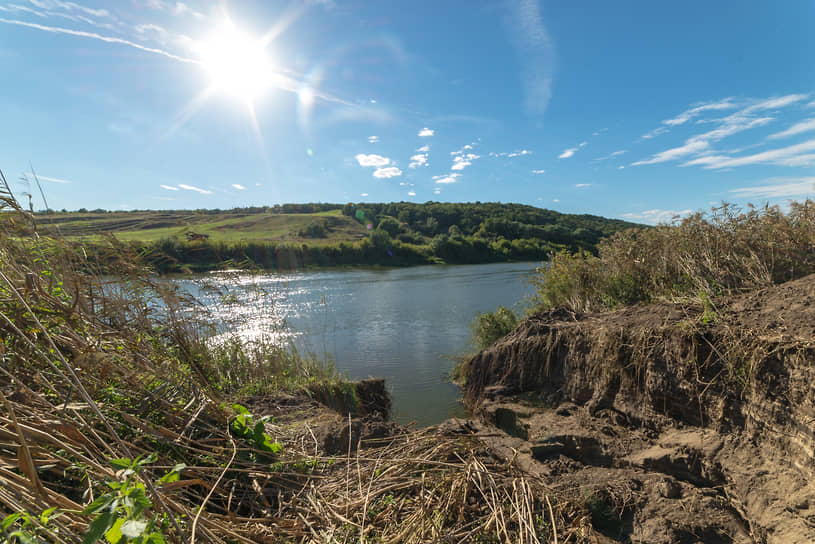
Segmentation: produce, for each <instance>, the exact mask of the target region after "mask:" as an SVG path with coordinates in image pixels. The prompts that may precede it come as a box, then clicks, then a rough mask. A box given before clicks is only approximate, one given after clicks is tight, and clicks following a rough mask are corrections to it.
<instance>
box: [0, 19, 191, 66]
mask: <svg viewBox="0 0 815 544" xmlns="http://www.w3.org/2000/svg"><path fill="white" fill-rule="evenodd" d="M0 23H5V24H9V25H17V26H24V27H28V28H34V29H37V30H42V31H44V32H51V33H53V34H68V35H70V36H79V37H82V38H91V39H93V40H99V41H103V42H107V43H118V44H121V45H126V46H128V47H133V48H135V49H139V50H141V51H145V52H147V53H155V54H157V55H162V56H164V57H167V58H170V59H173V60H177V61H178V62H186V63H190V64H200V62H199V61H197V60H195V59H189V58H186V57H181V56H179V55H174V54H173V53H170V52H169V51H165V50H163V49H158V48H155V47H147V46H144V45H141V44H138V43H136V42H132V41H130V40H125V39H122V38H116V37H114V36H103V35H101V34H97V33H95V32H85V31H83V30H73V29H70V28H62V27H56V26H46V25H40V24H37V23H29V22H27V21H18V20H16V19H5V18H3V17H0Z"/></svg>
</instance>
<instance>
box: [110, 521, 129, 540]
mask: <svg viewBox="0 0 815 544" xmlns="http://www.w3.org/2000/svg"><path fill="white" fill-rule="evenodd" d="M124 523H125V520H124V518H119V519H117V520H116V523H114V524H113V526H112V527H111V528H110V529H108V530H107V531H105V540H107V541H108V542H110V544H118V543H119V542H127V540H126V539H125V538H124V537H123V536H122V525H124Z"/></svg>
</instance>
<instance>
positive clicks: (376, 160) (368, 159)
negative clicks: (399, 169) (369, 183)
mask: <svg viewBox="0 0 815 544" xmlns="http://www.w3.org/2000/svg"><path fill="white" fill-rule="evenodd" d="M354 158H355V159H356V160H357V162H358V163H359V165H360V166H375V167H377V168H379V167H382V166H386V165H388V164H390V163H391V160H390V159H389V158H387V157H383V156H382V155H374V154H371V155H366V154H365V153H360V154H359V155H357V156H356V157H354Z"/></svg>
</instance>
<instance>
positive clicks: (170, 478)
mask: <svg viewBox="0 0 815 544" xmlns="http://www.w3.org/2000/svg"><path fill="white" fill-rule="evenodd" d="M185 468H187V465H185V464H184V463H179V464H177V465H176V466H174V467H173V469H172V470H171V471H170V472H168V473H167V474H165V475H164V476H162V477H161V478H159V482H161V483H163V484H166V483H170V482H177V481H178V479H179V477H180V474H179V473H180V472H181V471H182V470H184V469H185Z"/></svg>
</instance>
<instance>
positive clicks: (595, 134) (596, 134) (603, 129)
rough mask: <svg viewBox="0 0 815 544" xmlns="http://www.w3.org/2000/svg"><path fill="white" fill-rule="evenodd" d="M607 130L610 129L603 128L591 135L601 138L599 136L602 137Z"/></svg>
mask: <svg viewBox="0 0 815 544" xmlns="http://www.w3.org/2000/svg"><path fill="white" fill-rule="evenodd" d="M607 130H608V127H605V128H601V129H600V130H597V131H595V132H592V133H591V135H592V136H599V135H601V134H602V133H604V132H606V131H607Z"/></svg>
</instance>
